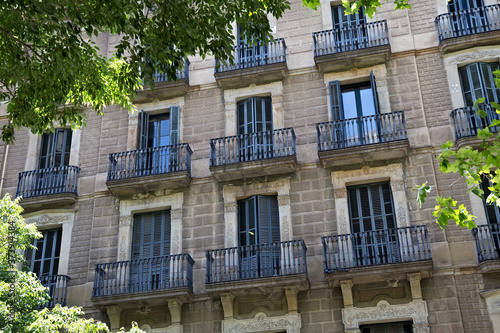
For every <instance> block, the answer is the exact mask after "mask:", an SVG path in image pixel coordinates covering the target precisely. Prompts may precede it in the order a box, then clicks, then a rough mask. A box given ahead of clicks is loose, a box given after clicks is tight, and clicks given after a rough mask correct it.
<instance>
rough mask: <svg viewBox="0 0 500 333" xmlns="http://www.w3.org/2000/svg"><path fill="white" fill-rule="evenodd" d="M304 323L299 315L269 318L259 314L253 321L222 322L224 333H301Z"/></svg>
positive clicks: (232, 320) (231, 320)
mask: <svg viewBox="0 0 500 333" xmlns="http://www.w3.org/2000/svg"><path fill="white" fill-rule="evenodd" d="M301 327H302V322H301V319H300V314H299V313H294V314H286V315H284V316H277V317H267V316H266V315H265V314H264V313H262V312H259V313H257V314H256V315H255V317H254V318H253V319H242V320H237V319H230V320H223V321H222V333H253V332H267V331H270V332H275V331H277V330H279V331H282V330H286V332H287V333H300V328H301Z"/></svg>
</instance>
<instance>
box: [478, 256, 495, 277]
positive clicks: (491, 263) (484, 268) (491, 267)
mask: <svg viewBox="0 0 500 333" xmlns="http://www.w3.org/2000/svg"><path fill="white" fill-rule="evenodd" d="M478 267H479V273H482V274H484V273H497V272H500V259H497V260H486V261H483V262H481V263H479V265H478Z"/></svg>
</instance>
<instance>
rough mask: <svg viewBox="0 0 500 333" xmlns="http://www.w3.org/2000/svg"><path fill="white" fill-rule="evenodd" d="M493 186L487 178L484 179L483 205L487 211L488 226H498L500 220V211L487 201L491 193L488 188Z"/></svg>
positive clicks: (482, 185) (482, 184)
mask: <svg viewBox="0 0 500 333" xmlns="http://www.w3.org/2000/svg"><path fill="white" fill-rule="evenodd" d="M489 186H491V184H490V181H489V180H488V179H487V178H484V179H483V180H482V182H481V187H482V189H483V191H484V194H483V203H484V208H485V211H486V218H487V220H488V224H497V223H498V222H499V220H500V218H499V217H500V209H499V208H498V206H497V205H495V204H487V203H486V199H488V196H489V195H490V193H491V191H490V190H489V189H488V187H489Z"/></svg>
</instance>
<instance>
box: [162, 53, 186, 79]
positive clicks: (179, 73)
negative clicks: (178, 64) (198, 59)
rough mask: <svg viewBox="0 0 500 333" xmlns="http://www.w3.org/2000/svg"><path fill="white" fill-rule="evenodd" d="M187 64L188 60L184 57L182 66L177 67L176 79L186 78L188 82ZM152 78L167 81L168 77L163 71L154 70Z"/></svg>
mask: <svg viewBox="0 0 500 333" xmlns="http://www.w3.org/2000/svg"><path fill="white" fill-rule="evenodd" d="M189 64H190V63H189V60H188V59H187V58H186V61H185V62H184V68H183V69H178V70H177V71H176V75H177V80H181V79H186V80H188V82H189ZM154 78H155V82H168V77H167V74H165V73H161V72H156V74H155V75H154Z"/></svg>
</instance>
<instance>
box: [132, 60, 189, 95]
mask: <svg viewBox="0 0 500 333" xmlns="http://www.w3.org/2000/svg"><path fill="white" fill-rule="evenodd" d="M189 65H190V63H189V60H188V59H187V58H186V60H185V61H184V68H182V69H178V70H177V71H176V76H177V80H175V81H172V80H169V79H168V77H167V75H166V74H165V73H161V72H157V73H156V74H155V75H154V79H155V88H154V91H153V90H151V88H150V87H148V86H145V87H144V89H142V90H140V91H138V92H137V93H136V94H135V96H134V102H138V103H144V102H149V101H152V100H153V99H159V100H163V99H168V98H172V97H176V96H182V95H184V94H186V93H187V92H188V90H189Z"/></svg>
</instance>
